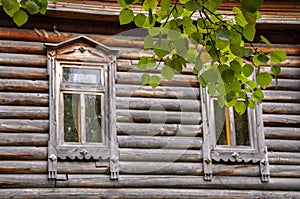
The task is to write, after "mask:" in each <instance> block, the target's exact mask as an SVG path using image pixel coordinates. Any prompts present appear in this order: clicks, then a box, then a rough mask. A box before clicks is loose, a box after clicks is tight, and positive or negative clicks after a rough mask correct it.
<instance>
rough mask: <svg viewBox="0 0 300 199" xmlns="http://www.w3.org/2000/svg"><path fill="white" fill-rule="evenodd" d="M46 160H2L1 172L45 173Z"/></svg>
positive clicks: (0, 162)
mask: <svg viewBox="0 0 300 199" xmlns="http://www.w3.org/2000/svg"><path fill="white" fill-rule="evenodd" d="M46 172H47V162H46V161H24V160H21V161H15V160H13V161H0V174H4V173H7V174H18V173H19V174H27V173H28V174H45V173H46Z"/></svg>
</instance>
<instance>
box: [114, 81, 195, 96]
mask: <svg viewBox="0 0 300 199" xmlns="http://www.w3.org/2000/svg"><path fill="white" fill-rule="evenodd" d="M116 95H117V97H146V98H172V99H199V88H192V87H185V88H182V87H163V86H158V87H156V88H155V89H153V88H151V87H150V86H142V85H130V86H129V85H121V84H117V85H116Z"/></svg>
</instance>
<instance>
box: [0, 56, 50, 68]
mask: <svg viewBox="0 0 300 199" xmlns="http://www.w3.org/2000/svg"><path fill="white" fill-rule="evenodd" d="M0 65H10V66H27V67H43V68H46V65H47V62H46V56H44V55H29V54H10V53H0Z"/></svg>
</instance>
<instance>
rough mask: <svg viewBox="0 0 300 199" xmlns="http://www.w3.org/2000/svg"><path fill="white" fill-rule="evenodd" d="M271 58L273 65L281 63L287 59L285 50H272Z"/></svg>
mask: <svg viewBox="0 0 300 199" xmlns="http://www.w3.org/2000/svg"><path fill="white" fill-rule="evenodd" d="M270 58H271V61H272V62H273V63H276V64H277V63H280V62H283V61H284V60H285V59H286V53H285V52H284V51H283V50H272V51H271V52H270Z"/></svg>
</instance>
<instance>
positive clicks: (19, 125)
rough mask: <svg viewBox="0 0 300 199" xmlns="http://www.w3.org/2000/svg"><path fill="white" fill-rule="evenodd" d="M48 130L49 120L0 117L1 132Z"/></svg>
mask: <svg viewBox="0 0 300 199" xmlns="http://www.w3.org/2000/svg"><path fill="white" fill-rule="evenodd" d="M48 131H49V121H48V120H20V119H19V120H18V119H0V132H14V133H19V132H29V133H34V132H36V133H47V132H48Z"/></svg>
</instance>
